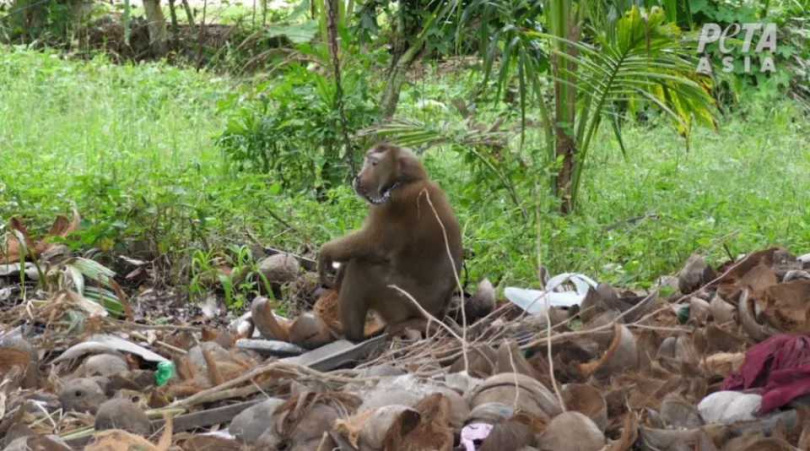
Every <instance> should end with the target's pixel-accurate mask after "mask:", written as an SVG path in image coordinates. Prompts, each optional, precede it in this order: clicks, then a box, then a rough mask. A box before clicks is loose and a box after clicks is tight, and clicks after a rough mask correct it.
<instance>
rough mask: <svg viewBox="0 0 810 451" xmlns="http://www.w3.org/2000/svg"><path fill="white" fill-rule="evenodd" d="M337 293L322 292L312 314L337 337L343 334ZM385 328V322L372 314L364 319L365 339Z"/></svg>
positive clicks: (333, 291)
mask: <svg viewBox="0 0 810 451" xmlns="http://www.w3.org/2000/svg"><path fill="white" fill-rule="evenodd" d="M338 298H339V293H338V292H337V291H336V290H324V292H323V294H322V295H321V296H320V297H319V298H318V300H317V301H315V305H314V306H313V307H312V312H313V313H314V314H315V316H317V317H318V318H320V319H321V321H323V322H324V324H326V326H327V327H329V329H330V330H331V331H332V332H333V333H334V334H337V335H340V334H343V324H342V323H341V322H340V304H339V301H338ZM384 328H385V322H383V321H382V320H381V319H380V317H379V316H378V315H377V314H375V313H374V312H369V315H368V316H367V317H366V324H365V330H364V333H365V335H366V336H367V337H370V336H373V335H376V334H378V333H380V332H381V331H382V330H383V329H384Z"/></svg>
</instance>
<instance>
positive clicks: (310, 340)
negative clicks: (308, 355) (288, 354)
mask: <svg viewBox="0 0 810 451" xmlns="http://www.w3.org/2000/svg"><path fill="white" fill-rule="evenodd" d="M333 341H335V336H334V334H333V333H332V330H331V329H329V326H327V325H326V323H325V322H324V321H323V320H321V318H319V317H318V316H316V315H315V314H314V313H310V312H307V313H303V314H301V315H299V316H298V318H296V319H295V321H293V323H292V326H291V327H290V343H293V344H296V345H298V346H301V347H303V348H306V349H315V348H319V347H321V346H323V345H325V344H328V343H331V342H333Z"/></svg>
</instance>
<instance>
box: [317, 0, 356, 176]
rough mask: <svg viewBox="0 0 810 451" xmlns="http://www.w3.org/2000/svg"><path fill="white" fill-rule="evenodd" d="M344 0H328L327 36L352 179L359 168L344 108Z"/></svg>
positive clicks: (341, 127)
mask: <svg viewBox="0 0 810 451" xmlns="http://www.w3.org/2000/svg"><path fill="white" fill-rule="evenodd" d="M339 1H342V0H326V1H325V2H324V6H325V7H326V13H327V15H326V20H327V24H326V26H327V35H328V36H327V38H328V41H329V53H330V55H331V57H332V71H333V76H334V77H335V108H336V109H337V112H338V118H339V120H340V131H341V135H342V138H343V146H344V150H345V152H346V164H347V165H348V166H349V174H350V179H353V178H354V176H355V175H357V168H356V167H355V161H354V148H353V146H352V143H351V140H350V139H349V125H348V121H347V120H346V111H345V110H344V108H343V85H342V83H341V80H340V78H341V77H340V46H339V45H338V29H337V27H338V25H337V24H338V8H339V5H338V2H339Z"/></svg>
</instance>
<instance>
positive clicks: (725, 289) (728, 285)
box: [712, 247, 779, 301]
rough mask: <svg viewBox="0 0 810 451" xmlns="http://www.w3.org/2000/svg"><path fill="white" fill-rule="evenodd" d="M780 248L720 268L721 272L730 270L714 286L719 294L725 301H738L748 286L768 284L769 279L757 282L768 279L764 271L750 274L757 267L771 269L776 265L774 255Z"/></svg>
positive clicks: (763, 251)
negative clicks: (761, 278)
mask: <svg viewBox="0 0 810 451" xmlns="http://www.w3.org/2000/svg"><path fill="white" fill-rule="evenodd" d="M778 250H779V248H775V247H774V248H770V249H765V250H762V251H758V252H754V253H751V254H749V255H748V256H747V257H744V258H743V259H742V260H739V261H737V262H729V263H728V264H726V265H724V267H722V268H720V270H719V271H720V272H723V271H726V270H728V272H727V273H725V274H724V275H723V276H722V277H720V279H718V280H717V281H716V282H714V283H713V284H712V285H714V286H716V287H717V294H719V295H720V296H721V297H722V298H723V299H727V300H731V301H733V300H734V299H737V298H738V297H739V295H740V293H741V291H742V289H743V288H745V287H746V286H751V285H752V284H753V285H757V287H761V286H762V282H764V283H767V279H763V280H762V281H757V278H758V277H765V278H767V272H766V271H764V269H757V271H756V272H754V273H751V275H750V276H749V275H748V273H749V272H750V271H751V270H752V269H754V268H755V267H757V266H762V267H765V268H770V267H772V266H773V264H774V254H775V253H776V251H778ZM728 268H730V269H728ZM744 279H745V281H743V280H744Z"/></svg>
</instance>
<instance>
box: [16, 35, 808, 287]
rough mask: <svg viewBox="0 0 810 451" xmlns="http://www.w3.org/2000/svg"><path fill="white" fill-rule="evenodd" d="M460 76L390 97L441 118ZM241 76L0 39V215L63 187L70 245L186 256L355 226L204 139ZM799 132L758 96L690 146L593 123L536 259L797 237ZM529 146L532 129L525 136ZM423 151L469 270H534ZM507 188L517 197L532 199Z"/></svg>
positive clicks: (629, 275)
mask: <svg viewBox="0 0 810 451" xmlns="http://www.w3.org/2000/svg"><path fill="white" fill-rule="evenodd" d="M469 88H470V86H469V81H468V80H466V79H465V78H464V77H462V76H457V77H453V76H448V75H446V74H444V75H442V76H436V75H435V74H430V73H428V74H427V75H426V77H425V78H424V79H423V80H421V81H419V82H418V83H416V84H415V85H414V86H412V87H411V88H409V89H408V90H406V91H405V92H404V93H403V97H402V100H401V108H402V112H403V114H404V115H422V114H424V115H426V116H425V117H427V118H433V119H436V118H441V117H444V116H447V113H443V112H441V111H439V112H429V113H426V112H424V111H423V110H419V108H418V105H419V104H424V102H421V101H424V100H435V101H438V102H444V103H446V104H449V96H450V95H453V96H456V95H459V94H463V93H465V92H469ZM238 92H239V87H238V86H236V85H232V84H229V82H228V81H227V80H221V79H217V78H215V77H213V76H211V75H208V74H197V73H194V72H191V71H184V70H181V69H176V68H171V67H168V66H164V65H159V64H143V65H137V66H115V65H111V64H109V63H108V62H107V61H105V60H104V59H103V58H99V59H95V60H92V61H89V62H69V61H65V60H63V59H61V58H60V57H58V56H56V55H53V54H47V53H34V52H28V51H6V50H0V223H2V224H7V222H8V221H7V219H8V218H9V217H10V216H11V215H23V216H24V217H25V218H26V219H27V220H28V222H29V223H32V224H33V225H34V227H35V228H36V229H38V230H40V231H41V230H43V229H44V228H45V227H47V225H48V224H49V223H50V222H51V221H52V220H53V216H54V215H55V214H57V213H64V212H67V211H69V209H70V204H71V202H75V203H76V205H77V207H78V209H79V211H80V212H81V213H82V215H83V217H84V219H85V221H84V223H83V225H82V231H81V232H80V234H79V235H78V236H77V240H78V241H76V242H75V245H76V247H77V248H88V247H91V246H94V247H98V248H101V249H102V250H109V251H113V252H120V253H125V254H128V255H133V256H138V255H142V256H154V255H158V254H166V255H168V256H169V257H170V258H171V259H172V260H173V261H176V262H180V263H183V262H185V263H186V264H187V262H188V260H189V256H190V255H191V253H192V252H191V250H192V249H198V248H217V247H221V248H224V247H226V246H227V245H229V244H233V243H248V242H249V239H248V238H246V236H247V232H248V231H250V232H251V233H252V234H253V235H255V236H257V237H259V238H260V239H261V240H263V241H264V242H266V243H268V244H273V245H276V246H278V247H285V248H288V249H291V250H295V251H298V252H313V251H315V250H317V248H318V246H319V244H320V243H322V242H323V241H324V240H326V239H328V238H330V237H334V236H337V235H339V234H342V233H344V232H345V231H346V230H348V229H350V228H353V227H357V226H359V225H360V222H361V221H362V217H363V211H364V208H365V206H364V205H363V203H362V201H361V200H360V199H358V198H357V197H356V196H354V195H353V194H352V192H351V189H350V188H349V187H348V186H347V187H341V188H339V189H337V190H334V191H333V192H331V193H330V196H331V198H330V200H329V201H327V202H325V203H318V202H316V201H315V200H314V196H313V195H311V194H308V193H285V192H279V191H278V190H277V188H274V186H277V185H275V184H274V183H273V182H274V181H273V180H270V179H269V177H268V176H263V175H251V174H240V173H236V172H234V171H232V170H231V169H230V168H229V167H228V165H227V164H226V162H224V161H223V158H222V155H221V154H220V153H219V151H218V149H216V148H215V146H214V144H213V142H214V141H213V138H214V137H215V136H216V134H218V133H220V132H221V131H222V129H223V126H224V118H223V117H222V115H221V113H220V111H221V110H220V109H219V108H218V106H219V105H221V104H223V102H233V101H235V100H234V97H233V95H234V93H237V94H238ZM440 110H441V109H440ZM431 115H432V116H431ZM808 132H810V127H809V126H808V123H807V118H806V117H804V118H803V117H802V116H801V115H800V113H799V112H798V110H797V109H796V108H795V107H794V106H793V105H792V104H791V103H790V102H788V101H768V102H765V101H762V102H756V103H752V104H749V105H747V106H746V108H744V109H743V111H741V112H739V113H737V114H736V115H735V116H733V117H731V118H730V119H728V120H727V121H725V123H723V124H722V125H721V130H720V131H719V132H718V133H713V132H708V131H698V132H697V133H696V135H695V136H694V137H693V141H692V147H691V150H690V152H689V153H686V152H685V151H684V148H683V142H682V140H680V139H679V138H678V137H677V136H676V135H675V134H674V133H673V132H671V131H668V130H667V129H666V128H663V127H657V126H655V124H654V123H652V124H646V125H633V126H628V127H627V129H626V130H625V140H626V141H625V144H626V146H627V148H628V161H624V160H623V159H622V157H621V152H620V151H619V149H618V148H617V147H616V146H615V145H614V144H612V140H611V139H608V137H607V136H606V137H604V139H597V141H596V144H595V146H594V148H593V150H592V151H593V154H592V157H591V160H590V165H589V167H588V168H587V169H586V173H585V177H584V179H583V186H582V190H583V191H582V194H583V198H582V202H583V203H582V207H583V208H582V210H581V213H578V214H575V215H573V216H571V217H568V218H561V217H559V216H556V215H554V214H551V213H549V214H544V215H543V216H542V217H541V218H540V219H541V220H540V231H541V234H542V240H541V242H542V247H541V249H542V257H543V261H544V263H545V264H546V265H548V267H549V269H550V270H551V272H552V273H557V272H561V271H573V270H576V271H585V272H587V273H589V274H591V275H592V276H595V277H597V278H599V279H601V280H605V281H608V282H612V283H619V284H624V285H645V284H648V283H650V282H651V281H653V280H654V279H655V277H656V276H658V275H660V274H664V273H668V272H672V271H674V270H676V269H677V268H678V267H679V266H680V264H681V263H682V262H683V261H684V260H685V259H686V258H687V257H688V255H689V254H690V253H691V252H693V251H702V252H706V253H707V254H708V255H709V256H710V258H712V259H713V260H714V261H719V260H720V259H722V258H724V257H725V256H726V254H727V252H731V253H732V254H735V253H740V252H746V251H750V250H752V249H756V248H760V247H763V246H767V245H772V244H779V245H785V246H788V247H789V248H791V249H792V250H794V251H796V252H810V209H808V205H810V177H808V176H807V174H808V173H810V148H808V144H807V140H806V137H807V136H808V135H809V133H808ZM515 139H516V140H517V137H515ZM540 144H541V143H540V142H539V141H538V137H537V136H532V135H531V134H530V135H529V136H528V139H527V142H526V146H525V147H526V148H531V147H532V146H539V145H540ZM512 151H513V152H518V150H517V146H515V148H513V149H512ZM425 160H426V163H427V165H428V169H429V171H430V172H431V174H432V176H433V177H434V178H435V179H437V180H438V181H439V182H440V183H441V184H442V186H443V187H444V188H445V189H446V190H447V191H448V194H449V196H450V197H451V201H452V202H453V205H454V208H455V209H456V211H457V213H458V215H459V218H460V220H461V223H462V225H463V227H464V233H465V245H466V247H468V248H470V249H471V250H473V251H474V253H475V256H474V257H473V258H472V259H471V260H470V261H469V262H468V267H469V269H470V271H471V276H472V277H473V279H477V278H479V277H482V276H485V275H486V276H489V277H491V278H493V279H495V280H497V281H500V282H501V283H509V284H521V285H529V284H534V283H535V281H534V278H535V269H534V266H535V264H536V262H537V256H536V249H537V245H536V236H537V235H536V231H537V228H536V227H535V225H533V224H527V223H526V222H525V221H524V220H523V219H522V216H521V214H520V213H519V212H518V211H517V209H516V208H515V206H514V204H512V203H511V201H510V200H509V198H508V197H507V195H506V194H505V193H504V192H503V191H500V190H498V189H492V188H491V187H490V186H486V185H484V184H481V183H480V181H479V180H478V179H476V178H475V177H474V176H473V175H472V174H471V173H470V171H469V170H468V168H467V166H465V165H466V163H464V162H463V161H462V159H461V156H460V155H459V154H458V153H455V152H451V151H449V149H444V148H436V149H433V150H431V151H430V152H428V153H427V154H426V156H425ZM520 194H521V196H522V198H523V200H524V202H526V203H527V204H528V205H530V206H531V205H534V204H535V203H541V204H542V203H543V202H544V199H535V198H532V195H531V193H529V192H521V193H520ZM271 212H272V213H274V214H275V215H278V216H281V217H282V218H283V219H285V222H286V223H288V224H290V225H292V226H293V228H289V227H287V225H285V224H282V223H280V222H279V221H277V220H276V219H274V215H273V214H271ZM639 218H640V219H639ZM180 266H182V265H180Z"/></svg>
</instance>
